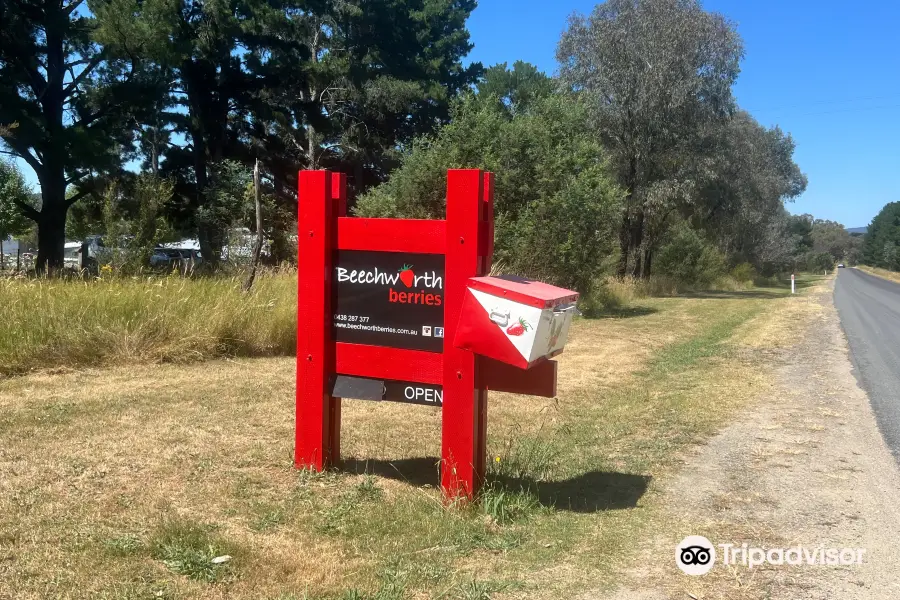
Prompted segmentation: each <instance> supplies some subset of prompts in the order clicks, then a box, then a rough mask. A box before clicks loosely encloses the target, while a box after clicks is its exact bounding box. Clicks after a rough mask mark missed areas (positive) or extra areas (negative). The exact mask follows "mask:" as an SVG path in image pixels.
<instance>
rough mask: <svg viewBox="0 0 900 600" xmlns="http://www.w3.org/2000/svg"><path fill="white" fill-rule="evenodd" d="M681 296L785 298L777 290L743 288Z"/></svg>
mask: <svg viewBox="0 0 900 600" xmlns="http://www.w3.org/2000/svg"><path fill="white" fill-rule="evenodd" d="M678 296H679V297H681V298H706V299H710V298H718V299H721V300H738V299H742V300H754V299H756V300H770V299H775V298H784V297H785V295H784V294H779V293H777V292H769V291H766V290H743V291H734V292H720V291H712V290H710V291H705V292H684V293H681V294H678Z"/></svg>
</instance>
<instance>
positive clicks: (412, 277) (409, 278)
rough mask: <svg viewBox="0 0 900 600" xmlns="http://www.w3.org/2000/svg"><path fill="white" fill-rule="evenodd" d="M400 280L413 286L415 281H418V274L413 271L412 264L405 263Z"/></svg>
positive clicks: (407, 285)
mask: <svg viewBox="0 0 900 600" xmlns="http://www.w3.org/2000/svg"><path fill="white" fill-rule="evenodd" d="M400 281H402V282H403V285H405V286H406V287H412V286H413V283H415V281H416V274H415V273H413V270H412V265H403V268H401V269H400Z"/></svg>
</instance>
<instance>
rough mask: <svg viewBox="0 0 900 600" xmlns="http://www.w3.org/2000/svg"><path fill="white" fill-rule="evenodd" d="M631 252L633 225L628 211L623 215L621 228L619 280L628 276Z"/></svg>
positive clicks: (617, 269)
mask: <svg viewBox="0 0 900 600" xmlns="http://www.w3.org/2000/svg"><path fill="white" fill-rule="evenodd" d="M630 252H631V223H630V221H629V219H628V209H627V208H626V209H625V212H624V214H623V215H622V224H621V225H620V226H619V264H618V266H617V267H616V275H617V276H618V277H619V278H622V277H625V275H627V274H628V254H629V253H630Z"/></svg>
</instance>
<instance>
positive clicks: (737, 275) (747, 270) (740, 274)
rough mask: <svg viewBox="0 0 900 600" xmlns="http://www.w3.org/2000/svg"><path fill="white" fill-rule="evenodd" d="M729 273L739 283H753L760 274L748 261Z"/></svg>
mask: <svg viewBox="0 0 900 600" xmlns="http://www.w3.org/2000/svg"><path fill="white" fill-rule="evenodd" d="M729 275H730V276H731V278H732V279H734V280H735V281H737V282H739V283H752V282H753V281H754V280H755V279H756V278H757V276H758V274H757V272H756V269H755V268H754V267H753V265H751V264H750V263H748V262H743V263H740V264H739V265H736V266H735V267H734V268H733V269H731V273H729Z"/></svg>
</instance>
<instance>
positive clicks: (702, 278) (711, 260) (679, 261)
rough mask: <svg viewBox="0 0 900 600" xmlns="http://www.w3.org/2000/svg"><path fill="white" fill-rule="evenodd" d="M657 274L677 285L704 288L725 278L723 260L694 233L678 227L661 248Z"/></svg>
mask: <svg viewBox="0 0 900 600" xmlns="http://www.w3.org/2000/svg"><path fill="white" fill-rule="evenodd" d="M655 266H656V270H657V272H658V273H660V274H662V275H667V276H669V277H672V278H673V279H675V281H676V282H677V283H683V284H687V285H691V286H694V285H698V286H706V285H710V284H712V283H713V282H714V281H715V280H716V279H718V278H719V277H721V276H722V275H724V274H725V256H724V255H723V254H722V253H721V252H720V251H719V250H718V249H717V248H716V247H715V246H713V245H712V244H710V243H709V242H708V241H706V240H705V239H703V237H701V236H700V234H698V233H697V232H696V231H694V230H693V229H691V228H690V227H688V226H686V225H683V226H681V227H678V228H677V229H676V231H675V234H674V235H673V236H672V238H671V239H670V241H669V243H667V244H666V245H665V246H663V247H662V249H660V251H659V255H658V256H657V258H656V262H655Z"/></svg>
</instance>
